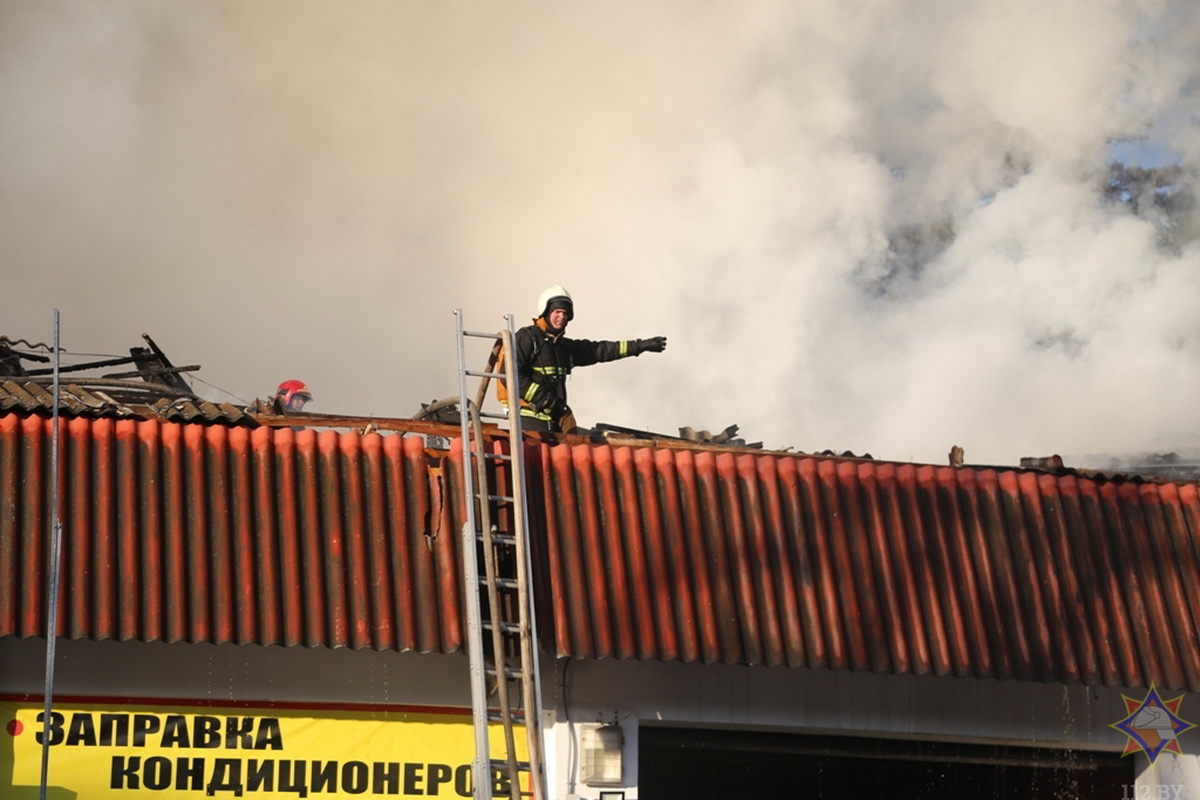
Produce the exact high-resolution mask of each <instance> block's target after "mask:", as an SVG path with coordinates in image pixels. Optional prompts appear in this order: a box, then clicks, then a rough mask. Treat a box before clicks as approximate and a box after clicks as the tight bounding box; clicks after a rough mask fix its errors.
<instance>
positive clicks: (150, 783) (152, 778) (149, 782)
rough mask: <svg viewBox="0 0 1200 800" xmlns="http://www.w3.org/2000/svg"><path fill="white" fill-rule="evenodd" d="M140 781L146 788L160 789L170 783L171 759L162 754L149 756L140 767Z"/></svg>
mask: <svg viewBox="0 0 1200 800" xmlns="http://www.w3.org/2000/svg"><path fill="white" fill-rule="evenodd" d="M142 783H144V784H145V785H146V788H147V789H153V790H154V791H160V790H162V789H166V788H167V787H168V786H170V785H171V760H170V759H169V758H166V757H164V756H151V757H150V758H147V759H146V764H145V766H143V767H142Z"/></svg>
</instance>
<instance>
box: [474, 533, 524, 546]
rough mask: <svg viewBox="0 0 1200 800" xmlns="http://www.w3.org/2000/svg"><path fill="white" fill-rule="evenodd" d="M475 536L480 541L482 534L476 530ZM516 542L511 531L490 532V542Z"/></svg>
mask: <svg viewBox="0 0 1200 800" xmlns="http://www.w3.org/2000/svg"><path fill="white" fill-rule="evenodd" d="M475 538H476V539H478V540H479V541H481V542H482V541H483V534H482V533H479V532H478V531H476V532H475ZM516 543H517V537H515V536H513V535H512V534H511V533H493V534H492V544H516Z"/></svg>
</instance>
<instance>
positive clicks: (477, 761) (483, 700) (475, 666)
mask: <svg viewBox="0 0 1200 800" xmlns="http://www.w3.org/2000/svg"><path fill="white" fill-rule="evenodd" d="M454 317H455V322H456V332H455V333H456V339H457V343H458V396H459V404H460V405H459V407H460V408H461V409H463V413H462V414H461V415H460V421H459V427H460V437H461V438H460V441H461V442H462V460H463V493H464V497H465V498H466V503H465V505H466V517H467V519H466V522H464V523H463V529H462V553H463V555H462V559H463V578H464V581H463V584H464V587H465V590H466V593H467V597H466V598H465V600H466V603H465V605H466V607H467V655H468V659H469V661H470V671H471V711H472V718H473V724H474V730H475V758H474V760H473V761H472V762H471V776H472V779H473V780H472V783H473V784H474V786H473V794H474V797H475V800H491V798H492V766H491V755H490V750H489V747H488V714H487V676H486V674H485V670H484V654H483V623H482V621H481V620H480V609H479V564H478V560H477V557H476V553H475V548H476V538H475V531H476V529H477V520H476V514H475V494H476V492H475V476H474V474H473V470H472V469H471V445H470V442H471V439H470V427H469V426H470V420H469V419H468V416H469V414H468V413H467V406H466V399H467V353H466V333H465V331H464V330H463V312H462V309H461V308H458V309H455V310H454Z"/></svg>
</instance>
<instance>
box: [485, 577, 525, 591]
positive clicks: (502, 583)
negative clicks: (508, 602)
mask: <svg viewBox="0 0 1200 800" xmlns="http://www.w3.org/2000/svg"><path fill="white" fill-rule="evenodd" d="M479 582H480V583H482V584H484V585H485V586H486V585H487V582H488V579H487V576H486V575H480V576H479ZM518 585H519V584H518V583H517V579H516V578H496V587H497V588H499V589H516V588H517V586H518Z"/></svg>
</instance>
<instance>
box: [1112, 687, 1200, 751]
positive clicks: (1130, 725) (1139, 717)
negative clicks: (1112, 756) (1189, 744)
mask: <svg viewBox="0 0 1200 800" xmlns="http://www.w3.org/2000/svg"><path fill="white" fill-rule="evenodd" d="M1121 699H1122V700H1124V701H1125V711H1126V713H1127V714H1128V716H1126V717H1125V719H1123V720H1121V721H1120V722H1114V723H1112V724H1111V725H1109V726H1108V727H1110V728H1116V729H1117V730H1119V731H1121V732H1122V733H1124V734H1125V735H1126V736H1127V737H1128V740H1127V741H1126V742H1125V752H1123V753H1121V755H1123V756H1127V755H1129V754H1130V753H1136V752H1137V751H1138V750H1141V751H1142V752H1144V753H1145V754H1146V755H1147V756H1148V757H1149V758H1150V763H1151V764H1153V763H1154V759H1156V758H1158V756H1159V754H1160V753H1162V751H1164V750H1170V751H1171V752H1172V753H1178V754H1179V755H1183V751H1182V750H1180V749H1179V734H1181V733H1183V732H1184V731H1190V730H1191V729H1192V728H1194V727H1196V726H1195V725H1194V724H1193V723H1191V722H1188V721H1187V720H1185V719H1183V718H1181V717H1180V716H1179V706H1180V704H1181V703H1182V702H1183V695H1179V697H1176V698H1175V699H1174V700H1163V699H1162V698H1161V697H1159V696H1158V690H1157V689H1155V688H1154V686H1153V684H1152V685H1151V686H1150V691H1149V692H1147V693H1146V697H1145V699H1143V700H1138V699H1137V698H1135V697H1126V696H1125V695H1121Z"/></svg>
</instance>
